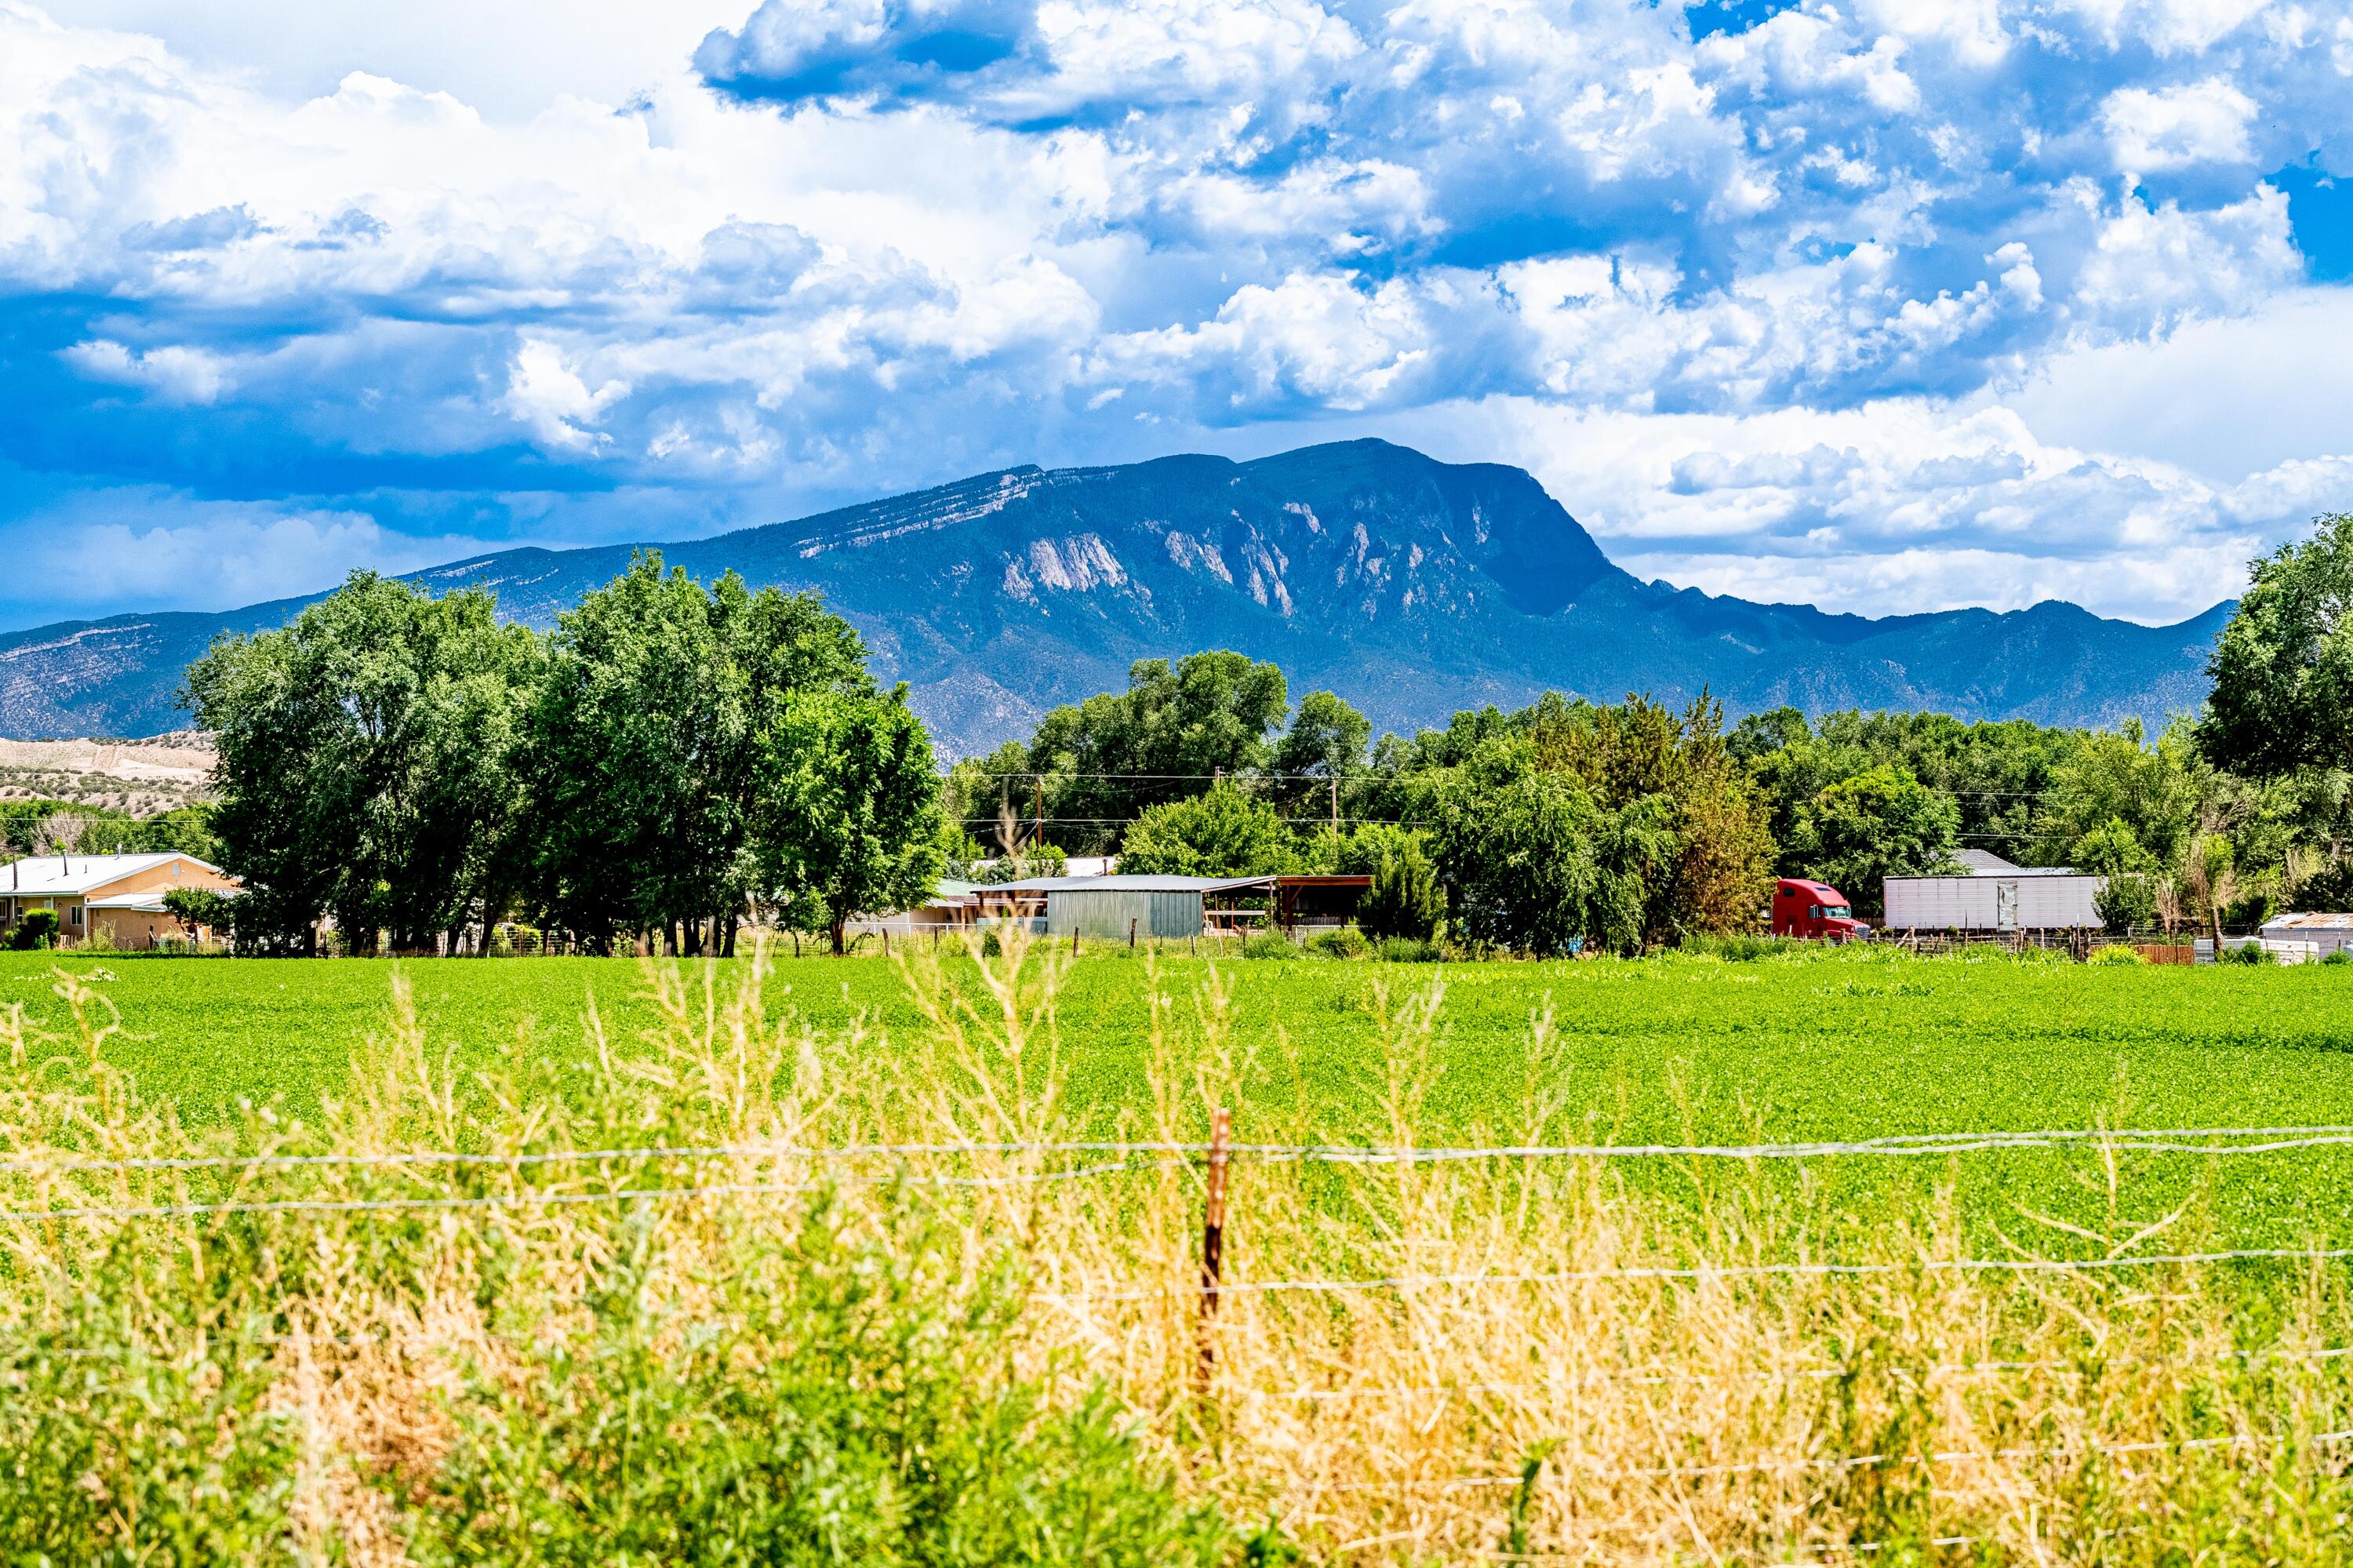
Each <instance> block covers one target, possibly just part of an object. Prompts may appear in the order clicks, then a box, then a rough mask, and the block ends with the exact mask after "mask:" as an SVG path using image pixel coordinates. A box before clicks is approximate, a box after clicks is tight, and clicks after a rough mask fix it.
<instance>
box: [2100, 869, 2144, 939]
mask: <svg viewBox="0 0 2353 1568" xmlns="http://www.w3.org/2000/svg"><path fill="white" fill-rule="evenodd" d="M2092 907H2093V908H2094V909H2095V910H2097V911H2098V912H2099V916H2100V918H2101V919H2102V920H2103V921H2105V922H2106V924H2107V927H2108V929H2109V930H2111V931H2129V930H2133V929H2136V928H2138V927H2147V926H2152V925H2155V924H2156V923H2157V883H2156V881H2155V880H2154V879H2153V878H2150V877H2147V876H2143V875H2139V874H2132V873H2126V874H2121V875H2116V876H2111V877H2109V878H2108V880H2107V881H2106V882H2105V883H2104V884H2103V885H2101V887H2100V891H2099V892H2098V893H2097V894H2095V895H2094V896H2093V899H2092Z"/></svg>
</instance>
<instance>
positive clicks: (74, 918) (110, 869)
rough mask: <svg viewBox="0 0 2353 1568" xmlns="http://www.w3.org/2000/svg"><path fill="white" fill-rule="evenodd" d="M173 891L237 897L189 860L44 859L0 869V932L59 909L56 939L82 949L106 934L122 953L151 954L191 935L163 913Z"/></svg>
mask: <svg viewBox="0 0 2353 1568" xmlns="http://www.w3.org/2000/svg"><path fill="white" fill-rule="evenodd" d="M175 887H209V888H212V889H215V890H216V891H218V892H222V893H234V892H236V891H237V879H236V878H235V877H233V876H231V875H229V874H227V873H226V872H224V871H223V870H221V868H220V867H218V866H216V865H214V864H212V863H209V862H206V861H201V860H198V859H197V858H196V857H195V855H192V854H182V853H179V852H177V851H173V852H171V853H164V854H65V855H56V854H45V855H41V856H38V857H31V858H26V859H25V860H18V861H11V862H10V863H7V864H5V865H0V930H7V929H13V928H14V927H15V926H16V922H17V921H18V920H19V919H21V918H23V917H24V916H26V915H28V914H30V913H31V912H32V911H34V910H36V909H54V910H56V911H57V915H58V939H59V940H60V941H61V942H62V943H64V944H65V945H67V946H69V947H79V946H80V945H81V944H82V943H84V942H86V941H88V940H89V939H90V933H91V932H93V931H95V930H98V929H100V927H104V928H105V929H106V930H107V931H108V932H109V933H110V934H111V937H112V938H113V941H114V945H115V946H116V947H118V948H134V949H136V948H152V947H153V946H154V945H155V939H156V938H159V937H181V936H185V935H186V934H187V933H186V932H185V930H184V929H183V928H182V927H181V925H180V923H179V922H178V921H177V920H175V919H174V918H173V917H172V916H170V915H169V914H168V913H166V912H165V910H164V895H165V894H166V893H169V892H171V891H172V889H174V888H175Z"/></svg>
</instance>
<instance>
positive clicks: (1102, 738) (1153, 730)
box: [1017, 651, 1290, 853]
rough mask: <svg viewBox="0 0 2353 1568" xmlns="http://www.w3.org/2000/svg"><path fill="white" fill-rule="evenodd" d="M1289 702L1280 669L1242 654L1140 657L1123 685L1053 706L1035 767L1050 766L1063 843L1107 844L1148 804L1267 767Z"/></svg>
mask: <svg viewBox="0 0 2353 1568" xmlns="http://www.w3.org/2000/svg"><path fill="white" fill-rule="evenodd" d="M1289 706H1290V697H1289V688H1288V686H1287V684H1286V683H1285V682H1284V680H1283V676H1282V671H1281V670H1280V669H1278V668H1276V667H1275V666H1274V665H1272V664H1269V663H1259V662H1253V661H1251V660H1250V658H1249V657H1248V656H1247V655H1245V654H1241V653H1235V652H1223V651H1219V652H1206V653H1193V654H1188V655H1187V656H1186V657H1185V658H1182V659H1180V660H1178V661H1177V662H1176V664H1175V665H1174V666H1171V665H1170V664H1169V662H1167V661H1166V660H1165V659H1143V660H1139V661H1137V662H1135V663H1134V665H1133V666H1131V667H1130V669H1129V670H1128V677H1127V689H1126V690H1125V691H1124V692H1107V693H1104V694H1102V695H1099V696H1092V697H1089V698H1088V699H1087V700H1086V701H1085V702H1083V703H1080V704H1077V705H1072V706H1066V707H1059V708H1056V709H1054V710H1053V711H1052V712H1051V713H1050V714H1048V715H1046V717H1045V719H1044V721H1043V722H1042V723H1040V724H1039V726H1038V734H1037V737H1036V738H1035V739H1034V740H1033V741H1032V742H1031V743H1030V746H1029V770H1031V771H1034V772H1037V773H1039V774H1042V775H1044V779H1043V784H1044V788H1045V796H1046V808H1047V810H1046V814H1047V816H1048V817H1049V818H1050V819H1051V818H1061V819H1064V821H1065V828H1066V830H1067V832H1068V835H1069V836H1068V837H1065V838H1064V839H1063V842H1064V844H1065V846H1066V847H1068V848H1070V849H1071V850H1072V851H1073V852H1074V853H1101V852H1103V851H1106V850H1109V849H1113V848H1115V847H1117V845H1118V842H1119V837H1120V825H1121V824H1122V823H1124V822H1125V821H1129V820H1130V819H1131V818H1133V817H1134V816H1136V815H1137V814H1138V813H1139V812H1141V811H1142V810H1143V809H1144V808H1145V807H1146V806H1149V805H1153V804H1155V803H1158V802H1162V801H1167V800H1182V799H1185V798H1186V797H1188V796H1192V795H1198V794H1200V793H1202V792H1203V791H1204V790H1206V789H1208V788H1209V786H1210V783H1211V782H1212V779H1213V776H1218V775H1222V776H1225V777H1228V778H1231V777H1233V776H1235V775H1237V774H1241V773H1255V772H1261V771H1263V770H1264V769H1265V768H1266V766H1267V763H1268V760H1269V758H1270V756H1271V743H1270V739H1269V736H1271V734H1272V732H1273V730H1274V727H1275V726H1277V725H1279V724H1281V723H1282V715H1283V713H1284V711H1285V710H1286V709H1287V708H1288V707H1289ZM1017 809H1018V803H1017Z"/></svg>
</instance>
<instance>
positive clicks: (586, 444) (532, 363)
mask: <svg viewBox="0 0 2353 1568" xmlns="http://www.w3.org/2000/svg"><path fill="white" fill-rule="evenodd" d="M628 395H629V384H628V382H626V381H607V382H604V383H602V384H601V385H599V386H598V387H596V390H595V391H593V392H592V391H590V390H589V388H588V384H587V383H586V381H583V380H582V379H581V378H580V375H579V373H578V372H577V371H575V370H574V369H573V368H572V366H569V365H568V364H566V363H565V357H564V351H563V350H562V349H561V348H558V347H557V346H556V345H555V344H552V343H548V342H546V341H544V340H543V339H540V338H529V337H527V338H525V339H523V340H522V344H520V345H519V346H518V347H517V348H516V349H515V355H514V364H513V366H512V368H511V369H510V371H509V373H508V376H507V395H506V398H505V403H504V407H505V408H506V410H507V412H508V413H509V414H511V415H512V416H513V417H514V418H516V419H518V420H520V421H521V422H522V423H523V424H525V425H528V426H529V427H530V428H531V432H532V436H533V439H534V440H538V441H540V442H541V443H542V444H543V445H546V446H550V447H555V448H559V449H563V450H571V451H581V452H588V451H594V450H596V449H597V448H599V447H601V446H604V445H606V444H607V443H608V442H610V441H611V440H612V439H613V438H612V437H610V436H608V435H607V434H606V433H605V432H603V431H602V430H591V429H587V428H586V427H587V426H589V425H591V424H593V423H594V422H595V421H596V418H597V417H598V416H599V415H601V414H602V413H604V411H605V410H606V409H607V408H609V407H610V406H611V405H612V404H613V403H615V402H616V401H617V400H618V399H620V398H623V397H628Z"/></svg>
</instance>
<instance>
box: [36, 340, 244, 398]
mask: <svg viewBox="0 0 2353 1568" xmlns="http://www.w3.org/2000/svg"><path fill="white" fill-rule="evenodd" d="M59 357H60V358H62V359H63V360H64V361H65V362H66V363H67V364H68V365H70V366H73V367H74V368H75V369H76V370H79V371H80V372H81V373H82V374H83V375H84V376H89V377H90V378H91V379H92V380H95V381H111V382H114V383H116V384H117V385H119V386H123V387H144V388H146V389H147V390H148V391H150V392H153V394H154V395H155V396H156V397H160V398H162V399H163V400H164V402H167V403H212V402H216V401H218V400H219V398H220V396H221V394H222V393H224V392H226V391H227V390H228V387H229V374H228V366H227V361H225V360H224V359H222V358H221V356H220V355H216V354H210V353H207V352H206V351H205V350H203V349H201V348H184V347H182V346H180V345H179V344H164V345H163V346H162V347H160V348H151V349H146V350H144V351H141V352H134V351H132V350H131V349H129V348H126V347H124V346H123V345H122V344H119V343H116V342H114V341H113V340H112V339H111V338H102V337H100V338H91V339H90V340H89V341H87V342H84V343H78V344H74V345H73V346H72V347H71V348H69V349H67V350H65V351H64V353H63V354H62V355H59Z"/></svg>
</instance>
